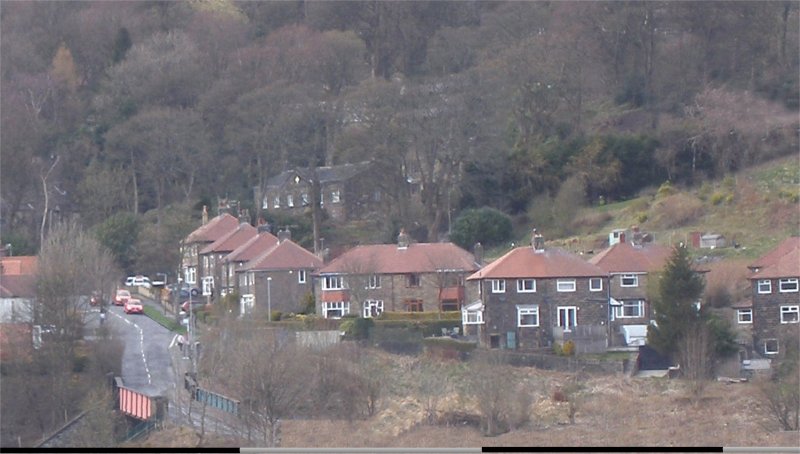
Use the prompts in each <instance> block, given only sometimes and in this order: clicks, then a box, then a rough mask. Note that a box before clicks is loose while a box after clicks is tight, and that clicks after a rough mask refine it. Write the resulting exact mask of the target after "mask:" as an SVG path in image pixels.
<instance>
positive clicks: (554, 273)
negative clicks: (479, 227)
mask: <svg viewBox="0 0 800 454" xmlns="http://www.w3.org/2000/svg"><path fill="white" fill-rule="evenodd" d="M605 276H607V273H606V272H605V271H604V270H602V269H601V268H600V267H598V266H597V265H593V264H591V263H589V262H587V261H586V260H584V259H583V258H581V257H580V256H578V255H576V254H573V253H571V252H567V251H565V250H563V249H559V248H546V249H544V250H542V251H535V250H534V249H533V248H532V247H530V246H523V247H518V248H515V249H512V250H510V251H509V252H507V253H506V254H505V255H504V256H502V257H500V258H499V259H497V260H495V261H493V262H492V263H490V264H488V265H486V266H485V267H484V268H483V269H482V270H480V271H478V272H477V273H475V274H473V275H472V276H470V277H468V278H467V280H476V279H522V278H531V279H546V278H560V277H564V278H566V277H605Z"/></svg>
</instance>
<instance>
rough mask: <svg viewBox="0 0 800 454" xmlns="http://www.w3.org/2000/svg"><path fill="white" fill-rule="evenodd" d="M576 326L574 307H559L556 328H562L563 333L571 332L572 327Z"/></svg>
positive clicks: (576, 309)
mask: <svg viewBox="0 0 800 454" xmlns="http://www.w3.org/2000/svg"><path fill="white" fill-rule="evenodd" d="M577 324H578V308H577V307H575V306H559V308H558V326H560V327H561V328H564V332H565V333H568V332H570V331H572V327H573V326H575V325H577Z"/></svg>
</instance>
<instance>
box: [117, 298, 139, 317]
mask: <svg viewBox="0 0 800 454" xmlns="http://www.w3.org/2000/svg"><path fill="white" fill-rule="evenodd" d="M122 310H124V311H125V313H126V314H141V313H143V312H144V309H143V308H142V301H141V300H137V299H136V298H130V299H128V301H126V302H125V306H124V307H123V308H122Z"/></svg>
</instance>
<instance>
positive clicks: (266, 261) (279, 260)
mask: <svg viewBox="0 0 800 454" xmlns="http://www.w3.org/2000/svg"><path fill="white" fill-rule="evenodd" d="M322 264H323V262H322V259H321V258H319V257H317V256H316V255H314V254H312V253H311V252H309V251H307V250H306V249H303V248H302V247H300V246H299V245H298V244H297V243H295V242H294V241H292V240H283V241H281V242H280V243H278V244H276V245H275V246H273V247H272V248H270V249H269V250H267V251H266V252H264V253H263V254H261V255H260V256H258V257H256V258H255V259H253V260H251V261H250V262H248V263H247V265H245V267H244V270H245V271H270V270H287V269H291V270H296V269H312V270H316V269H318V268H319V267H321V266H322Z"/></svg>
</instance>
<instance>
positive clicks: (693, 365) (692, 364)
mask: <svg viewBox="0 0 800 454" xmlns="http://www.w3.org/2000/svg"><path fill="white" fill-rule="evenodd" d="M713 353H714V347H713V338H712V336H711V332H710V330H709V327H708V324H707V323H706V322H705V321H703V320H697V321H689V323H688V326H687V328H686V331H685V333H684V335H683V337H682V338H681V339H680V340H679V342H678V357H679V361H680V363H679V364H680V367H681V371H682V373H683V376H684V378H686V379H687V380H689V383H690V392H691V396H692V399H693V401H694V402H695V403H696V402H697V401H698V400H699V399H700V397H701V395H702V393H703V390H704V389H705V385H706V384H707V383H708V378H709V376H710V375H711V370H712V364H713Z"/></svg>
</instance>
